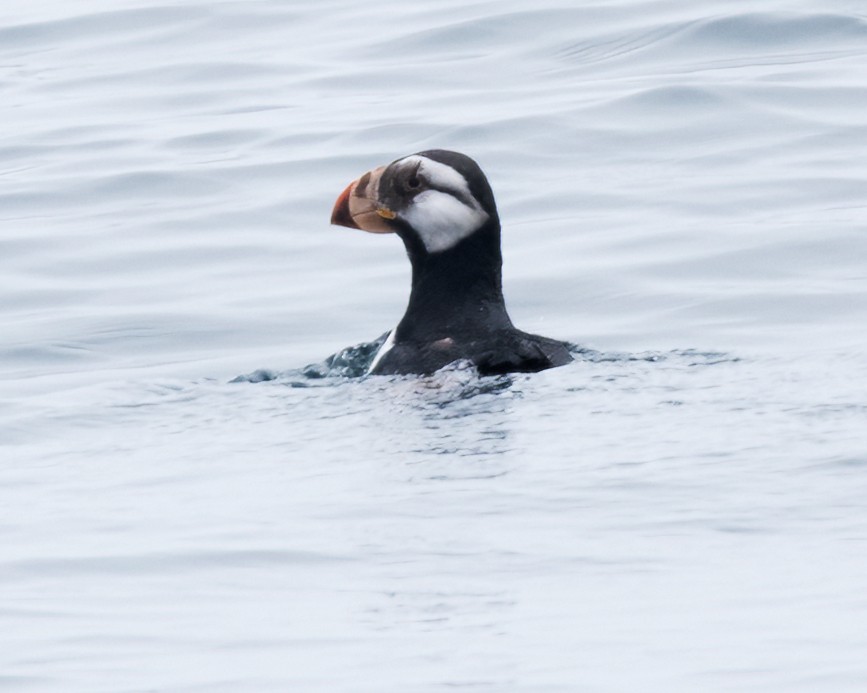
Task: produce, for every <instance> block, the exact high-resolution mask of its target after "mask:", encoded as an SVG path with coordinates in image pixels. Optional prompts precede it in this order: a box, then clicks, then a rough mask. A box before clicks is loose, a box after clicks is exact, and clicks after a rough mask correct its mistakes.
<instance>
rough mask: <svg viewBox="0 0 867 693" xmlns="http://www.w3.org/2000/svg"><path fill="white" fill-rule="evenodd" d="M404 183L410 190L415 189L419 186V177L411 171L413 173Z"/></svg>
mask: <svg viewBox="0 0 867 693" xmlns="http://www.w3.org/2000/svg"><path fill="white" fill-rule="evenodd" d="M406 184H407V187H409V189H410V190H417V189H418V188H420V187H421V179H420V178H419V177H418V176H417V175H416V174H415V173H413V174H412V175H411V176H410V177H409V178H408V179H407V181H406Z"/></svg>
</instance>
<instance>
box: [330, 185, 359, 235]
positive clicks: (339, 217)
mask: <svg viewBox="0 0 867 693" xmlns="http://www.w3.org/2000/svg"><path fill="white" fill-rule="evenodd" d="M353 185H354V183H350V184H349V185H347V186H346V190H344V191H343V192H342V193H340V197H338V198H337V202H335V203H334V209H332V210H331V223H332V224H334V225H335V226H346V227H347V228H350V229H357V228H359V226H358V224H356V223H355V221H354V220H353V218H352V215H351V214H350V213H349V195H350V193H351V192H352V187H353Z"/></svg>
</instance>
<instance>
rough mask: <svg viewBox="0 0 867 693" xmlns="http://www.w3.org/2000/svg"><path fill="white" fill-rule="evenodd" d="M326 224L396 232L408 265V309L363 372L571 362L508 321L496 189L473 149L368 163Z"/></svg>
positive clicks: (486, 370)
mask: <svg viewBox="0 0 867 693" xmlns="http://www.w3.org/2000/svg"><path fill="white" fill-rule="evenodd" d="M331 223H332V224H336V225H339V226H346V227H349V228H353V229H361V230H363V231H369V232H371V233H396V234H397V235H398V236H399V237H400V239H401V240H402V241H403V243H404V246H405V247H406V252H407V255H408V256H409V261H410V263H411V265H412V286H411V290H410V296H409V304H408V306H407V309H406V313H405V314H404V316H403V318H402V319H401V321H400V322H399V323H398V325H397V327H396V328H394V329H393V330H392V331H391V333H390V334H389V335H388V338H387V339H386V340H385V342H384V343H383V345H382V347H381V348H380V349H379V351H378V353H377V354H376V356H375V357H374V359H373V361H372V362H371V365H370V367H369V369H368V373H369V374H377V375H389V374H410V373H415V374H429V373H432V372H434V371H436V370H438V369H440V368H442V367H443V366H445V365H448V364H449V363H452V362H455V361H459V360H468V361H470V362H472V363H473V365H475V367H476V368H477V369H478V371H479V373H480V374H481V375H496V374H502V373H512V372H536V371H541V370H544V369H546V368H553V367H555V366H562V365H564V364H567V363H569V362H570V361H572V356H571V355H570V353H569V349H568V345H567V344H566V343H565V342H561V341H558V340H555V339H549V338H547V337H540V336H539V335H534V334H528V333H527V332H522V331H521V330H519V329H517V328H516V327H515V326H514V325H513V324H512V321H511V320H510V318H509V315H508V313H507V312H506V303H505V300H504V298H503V289H502V264H503V259H502V253H501V250H500V218H499V215H498V214H497V206H496V203H495V202H494V194H493V192H492V191H491V186H490V184H489V183H488V179H487V178H486V177H485V174H484V173H483V172H482V169H481V168H480V167H479V165H478V164H477V163H476V162H475V161H473V159H471V158H470V157H468V156H466V155H464V154H461V153H459V152H453V151H447V150H443V149H431V150H428V151H423V152H418V153H417V154H412V155H410V156H406V157H403V158H401V159H397V160H396V161H393V162H392V163H390V164H388V165H387V166H381V167H379V168H376V169H373V170H372V171H368V172H367V173H365V174H364V175H362V176H361V177H359V178H358V179H357V180H355V181H353V182H352V183H350V184H349V185H348V186H347V188H346V189H345V190H344V191H343V192H342V193H341V194H340V196H339V197H338V198H337V202H336V203H335V205H334V210H333V211H332V214H331Z"/></svg>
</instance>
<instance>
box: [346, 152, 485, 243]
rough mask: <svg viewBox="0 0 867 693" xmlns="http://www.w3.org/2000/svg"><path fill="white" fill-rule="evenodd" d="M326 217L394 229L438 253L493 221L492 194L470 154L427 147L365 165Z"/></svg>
mask: <svg viewBox="0 0 867 693" xmlns="http://www.w3.org/2000/svg"><path fill="white" fill-rule="evenodd" d="M331 223H332V224H337V225H339V226H346V227H348V228H352V229H361V230H363V231H369V232H371V233H397V234H398V235H399V236H401V238H403V240H404V243H405V244H406V245H407V248H411V247H419V246H420V248H419V249H420V250H421V249H422V248H423V250H422V252H424V253H426V254H428V255H430V254H438V253H442V252H444V251H446V250H449V249H451V248H453V247H454V246H456V245H457V244H458V243H460V242H461V241H462V240H464V239H466V238H469V237H470V236H472V235H473V234H474V233H475V232H476V231H478V230H479V229H481V228H482V227H485V226H490V225H491V224H493V225H494V226H495V227H496V229H497V231H499V218H498V216H497V207H496V204H495V202H494V194H493V193H492V192H491V186H490V185H489V184H488V179H487V178H485V174H484V173H482V169H481V168H479V165H478V164H477V163H476V162H475V161H473V160H472V159H471V158H470V157H468V156H466V155H464V154H460V153H458V152H451V151H447V150H444V149H431V150H428V151H424V152H419V153H417V154H411V155H410V156H406V157H403V158H402V159H398V160H397V161H393V162H392V163H390V164H388V165H387V166H380V167H379V168H376V169H373V170H372V171H368V172H367V173H365V174H364V175H362V176H361V177H360V178H358V179H357V180H355V181H353V182H352V183H350V184H349V185H348V186H347V188H346V189H345V190H344V191H343V192H342V193H341V195H340V197H338V198H337V202H336V203H335V205H334V210H333V211H332V213H331Z"/></svg>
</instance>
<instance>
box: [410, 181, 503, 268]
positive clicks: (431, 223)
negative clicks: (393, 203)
mask: <svg viewBox="0 0 867 693" xmlns="http://www.w3.org/2000/svg"><path fill="white" fill-rule="evenodd" d="M401 216H402V217H403V218H404V219H405V220H406V222H407V223H408V224H409V225H410V226H412V228H413V229H415V231H416V233H418V235H419V238H421V241H422V243H424V247H425V248H426V249H427V251H428V252H429V253H439V252H442V251H443V250H448V249H449V248H451V247H453V246H454V245H456V244H457V243H458V242H459V241H462V240H463V239H464V238H466V237H467V236H469V235H470V234H472V233H473V232H474V231H476V230H477V229H478V228H479V227H480V226H481V225H482V224H484V223H485V221H487V219H488V215H487V214H486V213H485V212H484V211H483V210H482V209H481V208H480V207H478V206H474V207H470V206H469V205H467V204H465V203H464V202H462V201H461V200H459V199H458V198H456V197H455V196H454V195H451V194H450V193H447V192H441V191H439V190H425V191H424V192H423V193H420V194H419V195H416V197H415V199H414V200H413V202H412V204H411V205H410V206H409V207H408V208H407V209H406V211H405V212H403V214H402V215H401Z"/></svg>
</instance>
